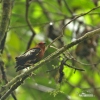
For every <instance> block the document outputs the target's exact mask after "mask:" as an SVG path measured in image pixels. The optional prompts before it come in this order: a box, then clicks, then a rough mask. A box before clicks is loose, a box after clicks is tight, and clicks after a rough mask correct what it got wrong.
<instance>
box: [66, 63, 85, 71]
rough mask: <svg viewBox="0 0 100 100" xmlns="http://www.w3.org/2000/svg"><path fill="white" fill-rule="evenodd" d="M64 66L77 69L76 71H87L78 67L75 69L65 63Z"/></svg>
mask: <svg viewBox="0 0 100 100" xmlns="http://www.w3.org/2000/svg"><path fill="white" fill-rule="evenodd" d="M64 65H66V66H67V67H69V68H72V69H75V70H79V71H85V70H84V69H81V68H77V67H73V66H71V65H69V64H66V63H65V64H64Z"/></svg>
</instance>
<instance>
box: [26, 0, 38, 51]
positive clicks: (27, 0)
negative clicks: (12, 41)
mask: <svg viewBox="0 0 100 100" xmlns="http://www.w3.org/2000/svg"><path fill="white" fill-rule="evenodd" d="M29 1H30V0H26V13H25V17H26V22H27V24H28V26H29V28H30V30H31V31H32V36H31V38H30V40H29V42H28V45H27V48H26V50H28V49H29V48H30V45H31V43H32V40H33V38H34V36H35V34H36V33H35V31H34V29H33V27H32V25H31V23H30V21H29V18H28V12H29Z"/></svg>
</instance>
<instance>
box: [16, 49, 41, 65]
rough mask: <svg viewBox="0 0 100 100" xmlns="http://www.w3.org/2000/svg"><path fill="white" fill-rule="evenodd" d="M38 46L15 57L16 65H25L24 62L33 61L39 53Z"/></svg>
mask: <svg viewBox="0 0 100 100" xmlns="http://www.w3.org/2000/svg"><path fill="white" fill-rule="evenodd" d="M40 51H41V49H40V48H33V49H30V50H28V51H27V52H25V53H24V54H22V55H20V56H18V57H16V58H15V59H16V64H17V65H16V67H17V66H19V65H25V64H26V63H34V62H35V61H36V60H37V59H36V58H37V57H36V56H37V55H38V54H39V53H40Z"/></svg>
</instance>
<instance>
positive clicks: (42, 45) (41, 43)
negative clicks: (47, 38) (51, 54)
mask: <svg viewBox="0 0 100 100" xmlns="http://www.w3.org/2000/svg"><path fill="white" fill-rule="evenodd" d="M38 46H39V47H40V48H42V49H43V50H45V43H44V42H40V43H38Z"/></svg>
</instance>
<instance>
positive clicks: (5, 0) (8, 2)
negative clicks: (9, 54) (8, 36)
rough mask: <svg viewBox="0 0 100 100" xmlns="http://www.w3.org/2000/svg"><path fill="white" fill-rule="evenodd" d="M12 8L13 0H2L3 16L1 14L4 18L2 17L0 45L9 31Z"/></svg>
mask: <svg viewBox="0 0 100 100" xmlns="http://www.w3.org/2000/svg"><path fill="white" fill-rule="evenodd" d="M11 8H12V0H2V14H1V15H2V16H1V23H0V44H1V41H2V39H3V38H4V36H5V33H6V32H7V29H8V25H9V22H10V16H11Z"/></svg>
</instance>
